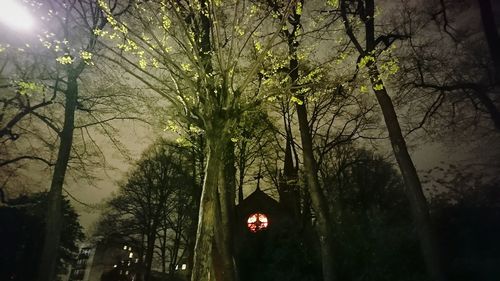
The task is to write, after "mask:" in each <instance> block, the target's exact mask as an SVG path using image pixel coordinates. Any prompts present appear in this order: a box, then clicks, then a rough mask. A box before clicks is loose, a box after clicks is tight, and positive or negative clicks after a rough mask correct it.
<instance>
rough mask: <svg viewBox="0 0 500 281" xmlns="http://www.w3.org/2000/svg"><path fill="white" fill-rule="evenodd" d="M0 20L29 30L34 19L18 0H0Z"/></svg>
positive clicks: (11, 25) (14, 26)
mask: <svg viewBox="0 0 500 281" xmlns="http://www.w3.org/2000/svg"><path fill="white" fill-rule="evenodd" d="M0 21H1V22H3V23H4V24H6V25H8V26H10V27H12V28H15V29H21V30H29V29H31V27H33V24H34V21H33V17H32V16H31V14H30V13H29V12H28V10H27V9H26V8H25V7H24V6H23V5H22V4H21V1H20V0H0Z"/></svg>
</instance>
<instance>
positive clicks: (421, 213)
mask: <svg viewBox="0 0 500 281" xmlns="http://www.w3.org/2000/svg"><path fill="white" fill-rule="evenodd" d="M367 67H368V69H369V72H370V82H371V84H372V88H373V91H374V92H375V96H376V97H377V101H378V103H379V105H380V108H381V110H382V114H383V116H384V120H385V124H386V127H387V130H388V132H389V139H390V140H391V145H392V149H393V152H394V156H395V157H396V161H397V163H398V165H399V169H400V171H401V174H402V175H403V181H404V184H405V192H406V196H407V198H408V201H409V202H410V209H411V213H412V216H413V220H414V223H415V226H416V228H417V233H418V236H419V240H420V249H421V251H422V255H423V258H424V261H425V265H426V268H427V272H428V274H429V276H430V277H431V278H432V280H434V281H444V280H446V278H445V274H444V271H443V267H442V262H441V257H440V251H439V247H438V242H437V238H436V235H435V233H434V232H433V229H432V222H431V218H430V215H429V207H428V205H427V201H426V199H425V196H424V193H423V191H422V185H421V183H420V179H419V177H418V174H417V170H416V169H415V166H414V165H413V161H412V159H411V157H410V154H409V153H408V148H407V146H406V142H405V139H404V137H403V134H402V133H401V127H400V126H399V121H398V117H397V115H396V111H395V110H394V105H393V104H392V100H391V98H390V96H389V95H388V93H387V90H386V88H385V86H384V85H383V81H382V80H381V79H380V73H379V71H378V68H377V65H376V64H375V63H369V64H367ZM376 85H377V87H375V86H376Z"/></svg>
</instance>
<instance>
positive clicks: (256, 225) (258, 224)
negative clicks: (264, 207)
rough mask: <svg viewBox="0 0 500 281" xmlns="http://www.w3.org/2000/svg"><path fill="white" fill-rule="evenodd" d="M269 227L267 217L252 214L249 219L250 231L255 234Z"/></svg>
mask: <svg viewBox="0 0 500 281" xmlns="http://www.w3.org/2000/svg"><path fill="white" fill-rule="evenodd" d="M268 225H269V220H268V219H267V216H266V215H264V214H261V213H255V214H251V215H250V216H249V217H248V219H247V227H248V230H250V232H253V233H256V232H259V231H261V230H264V229H266V228H267V226H268Z"/></svg>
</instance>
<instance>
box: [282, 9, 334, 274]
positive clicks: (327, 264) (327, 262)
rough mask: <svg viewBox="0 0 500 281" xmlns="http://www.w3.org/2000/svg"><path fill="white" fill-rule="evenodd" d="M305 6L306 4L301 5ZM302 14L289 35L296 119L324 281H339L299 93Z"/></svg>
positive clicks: (326, 211) (304, 109) (326, 214)
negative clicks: (298, 101)
mask: <svg viewBox="0 0 500 281" xmlns="http://www.w3.org/2000/svg"><path fill="white" fill-rule="evenodd" d="M300 3H301V4H303V1H301V2H300ZM300 17H301V14H298V13H297V12H296V10H295V12H294V13H293V18H294V20H293V21H292V22H291V23H292V26H293V30H292V32H288V33H287V34H288V36H287V41H288V42H287V43H288V54H289V56H290V61H289V66H290V72H289V76H290V80H291V92H292V94H293V95H296V97H297V98H298V99H299V100H300V103H296V110H297V118H298V121H299V130H300V139H301V143H302V155H303V158H304V159H303V160H304V172H305V174H306V178H307V187H308V189H309V196H310V198H311V203H312V207H313V209H314V212H315V214H316V217H317V218H318V221H317V233H318V236H319V243H320V247H321V262H322V270H323V280H324V281H333V280H336V276H335V270H334V267H335V264H334V246H333V236H332V233H333V232H332V229H331V228H332V227H331V224H330V220H329V215H328V213H329V212H328V204H327V201H326V198H325V195H324V193H323V190H322V188H321V185H320V183H319V179H318V167H317V165H318V164H317V162H316V159H315V158H314V151H313V143H312V136H311V130H310V128H309V121H308V119H307V109H306V102H305V99H304V95H303V94H299V93H297V81H298V80H299V61H298V58H297V48H298V46H299V43H298V42H297V38H296V31H297V30H298V29H299V25H300Z"/></svg>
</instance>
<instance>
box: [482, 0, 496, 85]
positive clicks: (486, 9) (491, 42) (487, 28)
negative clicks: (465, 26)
mask: <svg viewBox="0 0 500 281" xmlns="http://www.w3.org/2000/svg"><path fill="white" fill-rule="evenodd" d="M478 3H479V9H480V11H481V20H482V22H483V29H484V35H485V36H486V41H487V42H488V47H489V49H490V54H491V58H492V60H493V65H494V66H495V82H496V83H497V84H498V83H500V37H499V36H498V30H497V26H496V24H495V15H494V14H493V9H492V7H491V2H490V0H478Z"/></svg>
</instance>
